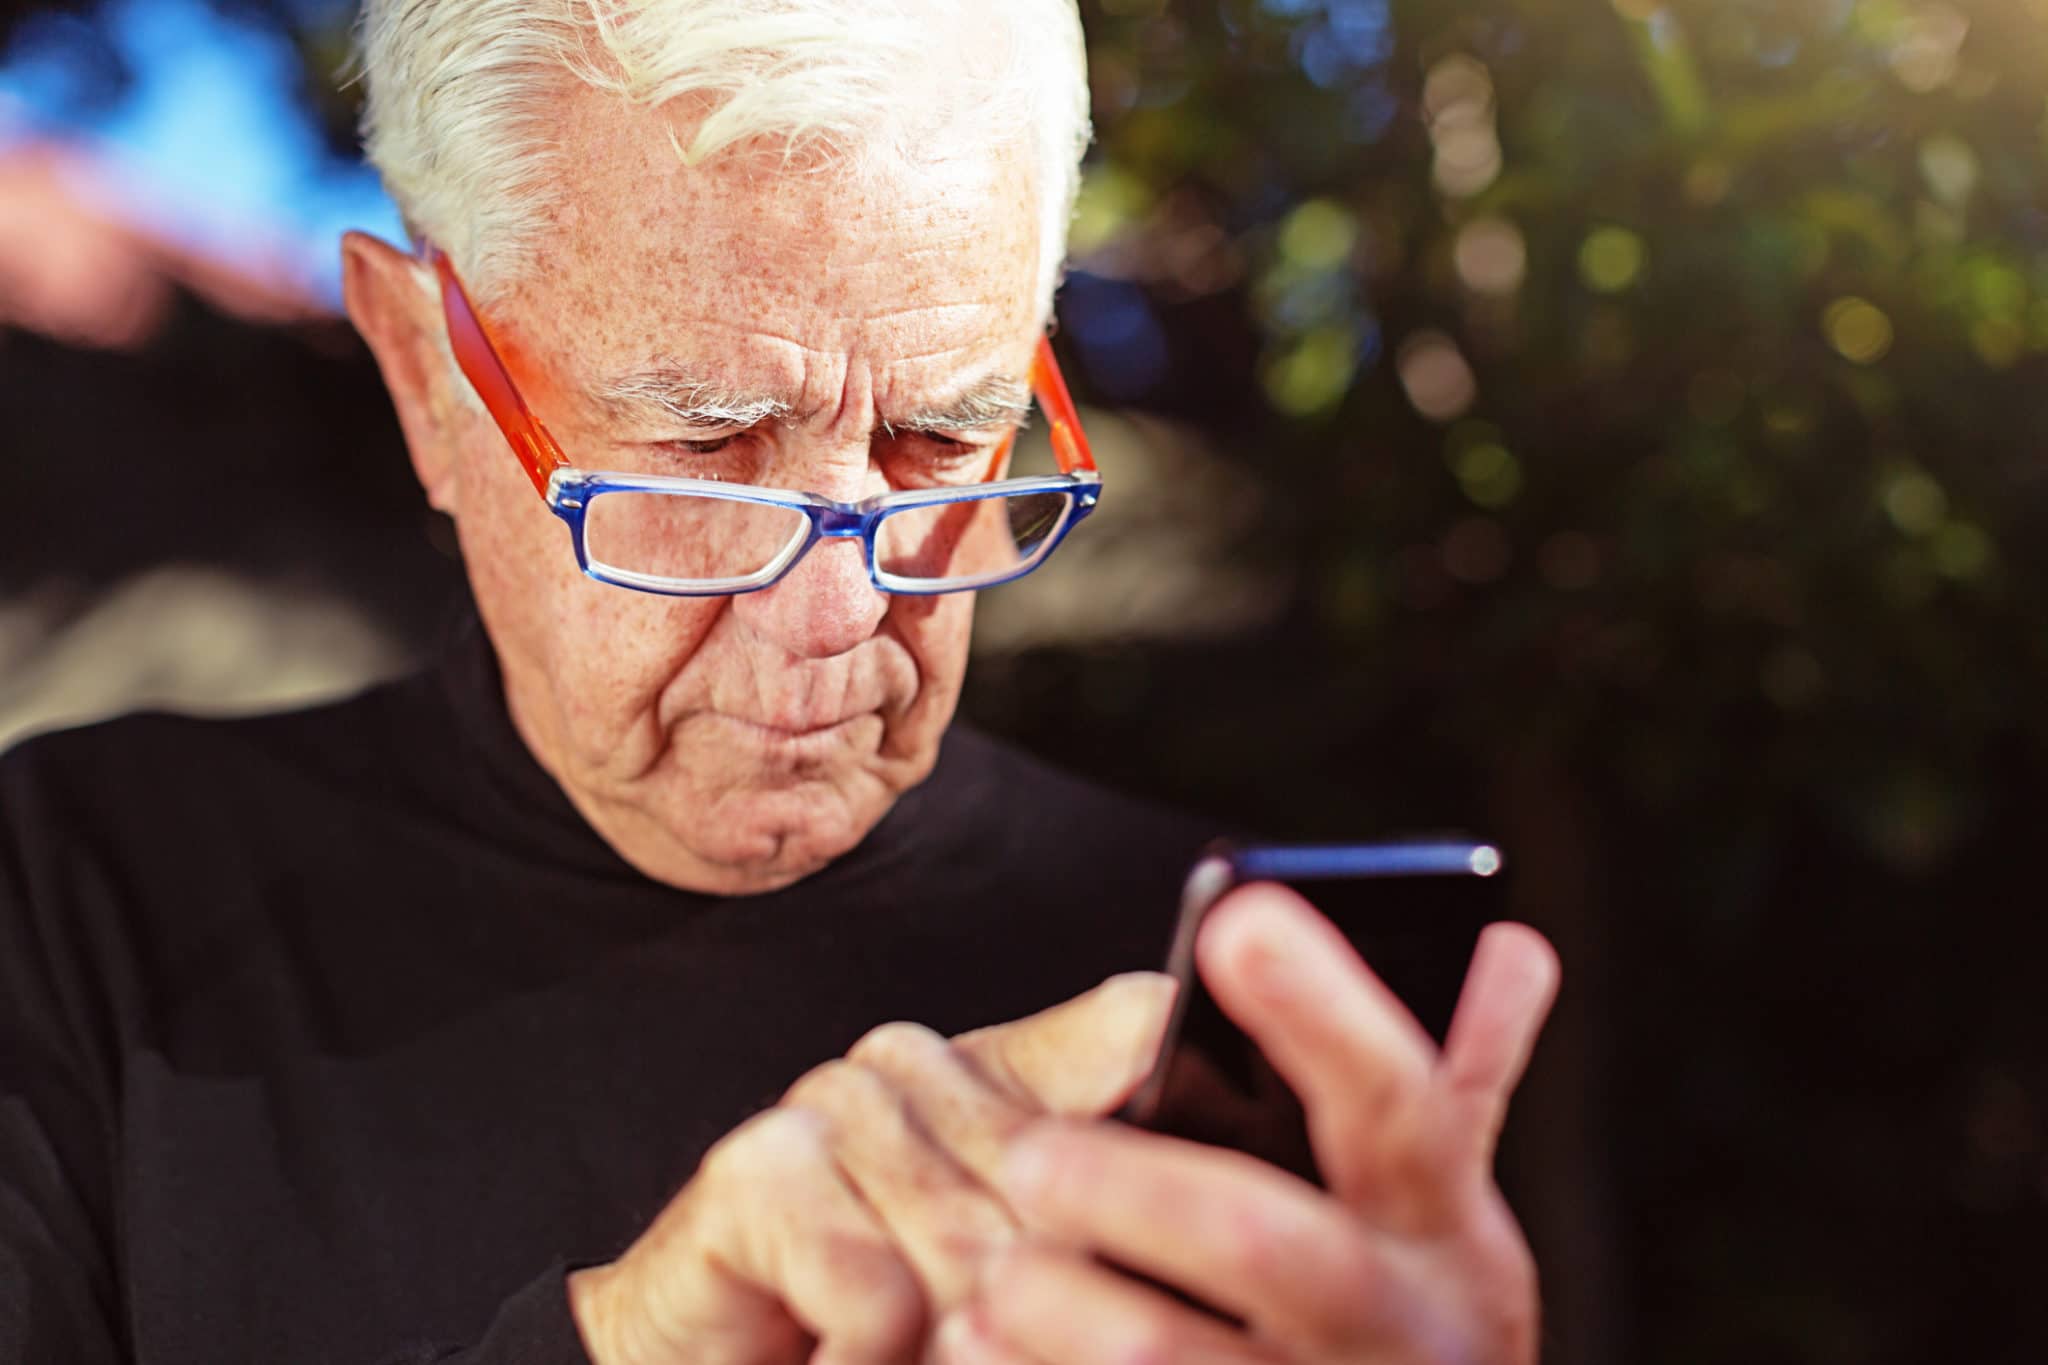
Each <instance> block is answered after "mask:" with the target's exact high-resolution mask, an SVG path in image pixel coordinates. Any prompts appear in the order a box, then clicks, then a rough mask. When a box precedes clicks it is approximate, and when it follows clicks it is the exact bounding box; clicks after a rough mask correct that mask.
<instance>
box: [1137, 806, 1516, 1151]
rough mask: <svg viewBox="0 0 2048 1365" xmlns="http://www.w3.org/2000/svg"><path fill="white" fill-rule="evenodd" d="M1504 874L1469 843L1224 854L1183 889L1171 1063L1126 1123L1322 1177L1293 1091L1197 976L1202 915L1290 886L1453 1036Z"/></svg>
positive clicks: (1262, 848) (1484, 849)
mask: <svg viewBox="0 0 2048 1365" xmlns="http://www.w3.org/2000/svg"><path fill="white" fill-rule="evenodd" d="M1499 868H1500V855H1499V853H1498V852H1497V851H1495V850H1494V849H1493V848H1492V847H1491V846H1489V845H1486V844H1478V843H1473V842H1470V841H1468V840H1450V839H1432V840H1420V841H1414V842H1404V843H1391V844H1326V845H1294V846H1290V845H1279V844H1262V845H1243V846H1233V845H1227V844H1220V845H1216V846H1214V847H1213V848H1211V849H1210V850H1209V852H1208V853H1207V854H1206V855H1205V856H1204V857H1203V858H1202V859H1201V860H1200V861H1198V862H1197V863H1196V864H1195V866H1194V869H1193V870H1192V871H1191V872H1190V873H1189V874H1188V879H1187V883H1186V885H1185V886H1184V887H1183V889H1182V892H1181V908H1180V918H1179V922H1178V924H1177V926H1176V928H1175V930H1174V941H1173V947H1172V950H1171V952H1170V954H1169V958H1168V963H1167V971H1168V972H1170V973H1171V974H1172V975H1173V977H1174V978H1175V979H1176V980H1177V981H1178V982H1179V983H1180V994H1179V996H1178V998H1177V999H1176V1000H1175V1002H1174V1012H1173V1016H1172V1018H1171V1019H1170V1020H1169V1021H1168V1023H1167V1029H1166V1038H1165V1041H1164V1042H1163V1043H1162V1045H1161V1047H1160V1050H1159V1060H1158V1061H1157V1063H1156V1064H1155V1065H1154V1067H1153V1070H1152V1073H1151V1075H1149V1076H1147V1077H1146V1079H1145V1081H1144V1082H1143V1083H1142V1084H1141V1085H1140V1086H1139V1087H1138V1090H1137V1091H1136V1093H1135V1094H1134V1095H1133V1096H1132V1098H1131V1101H1130V1103H1128V1104H1126V1105H1125V1106H1124V1108H1123V1109H1122V1110H1121V1111H1120V1113H1119V1114H1118V1117H1120V1118H1122V1119H1124V1120H1125V1121H1127V1122H1130V1123H1134V1124H1137V1125H1138V1126H1140V1127H1143V1128H1148V1129H1151V1130H1152V1131H1154V1132H1160V1133H1171V1134H1173V1135H1175V1136H1178V1137H1185V1138H1190V1139H1193V1140H1194V1141H1197V1142H1206V1143H1210V1144H1212V1145H1216V1146H1223V1147H1234V1148H1237V1149H1239V1150H1242V1151H1246V1152H1250V1153H1252V1154H1253V1155H1254V1156H1257V1157H1259V1158H1261V1159H1262V1160H1265V1161H1269V1162H1271V1163H1272V1164H1274V1165H1276V1166H1279V1167H1281V1168H1282V1169H1284V1170H1289V1171H1293V1172H1294V1173H1295V1174H1297V1175H1299V1176H1302V1177H1303V1178H1304V1179H1307V1180H1311V1181H1316V1182H1317V1183H1320V1178H1319V1176H1318V1174H1317V1172H1316V1167H1315V1160H1314V1157H1313V1154H1312V1153H1311V1151H1310V1147H1309V1138H1308V1127H1307V1122H1306V1119H1305V1117H1304V1115H1303V1113H1302V1109H1301V1105H1300V1103H1299V1102H1298V1101H1297V1100H1296V1099H1295V1098H1294V1093H1293V1091H1292V1090H1290V1089H1289V1088H1288V1086H1287V1084H1286V1082H1285V1081H1283V1080H1282V1079H1281V1078H1280V1076H1279V1074H1278V1073H1277V1072H1275V1071H1274V1070H1273V1068H1272V1066H1271V1065H1270V1064H1269V1063H1268V1062H1267V1061H1266V1059H1265V1057H1264V1055H1263V1054H1262V1053H1261V1052H1260V1051H1259V1049H1258V1046H1257V1044H1255V1043H1253V1042H1252V1040H1251V1039H1250V1038H1249V1037H1247V1036H1246V1035H1245V1033H1244V1032H1243V1031H1242V1030H1241V1029H1239V1028H1238V1027H1237V1025H1236V1024H1234V1023H1232V1022H1231V1020H1230V1017H1229V1016H1228V1015H1226V1014H1224V1012H1223V1010H1222V1007H1221V1006H1219V1005H1218V1004H1217V1003H1216V1001H1215V998H1214V997H1212V996H1211V995H1210V994H1209V990H1208V987H1206V986H1205V985H1203V983H1202V980H1201V977H1200V975H1199V973H1197V972H1196V970H1195V936H1196V934H1197V933H1199V932H1200V930H1201V927H1202V922H1203V920H1204V919H1205V918H1206V917H1207V916H1208V913H1209V911H1210V910H1211V909H1212V908H1213V907H1214V906H1215V904H1216V903H1217V901H1219V900H1221V899H1222V897H1223V896H1224V894H1225V893H1226V892H1228V891H1229V890H1231V888H1233V887H1236V886H1240V885H1242V884H1244V883H1245V882H1250V881H1279V882H1284V883H1286V884H1287V885H1289V886H1291V887H1293V888H1294V889H1295V890H1296V891H1298V892H1300V893H1301V894H1302V896H1304V897H1305V898H1306V899H1307V900H1308V901H1309V902H1310V904H1312V905H1314V906H1315V907H1316V908H1317V909H1318V910H1320V911H1322V912H1323V914H1324V915H1325V916H1327V917H1328V918H1329V919H1330V920H1331V921H1332V922H1333V923H1334V924H1336V925H1337V927H1338V928H1339V929H1340V930H1342V931H1343V933H1344V936H1345V937H1346V938H1347V939H1348V940H1349V941H1350V942H1351V945H1352V947H1354V948H1356V949H1357V950H1358V953H1359V956H1361V957H1363V958H1364V959H1365V961H1366V963H1367V965H1368V966H1370V967H1371V968H1372V969H1373V971H1374V972H1375V973H1376V974H1377V975H1378V976H1379V978H1380V979H1381V980H1382V981H1384V982H1386V984H1387V985H1388V987H1389V988H1391V989H1392V990H1393V992H1394V993H1395V994H1396V995H1397V996H1399V997H1400V998H1401V999H1402V1001H1403V1002H1404V1003H1406V1004H1407V1006H1408V1008H1409V1009H1410V1010H1411V1011H1413V1012H1414V1014H1415V1016H1416V1018H1417V1019H1418V1020H1420V1021H1421V1023H1422V1025H1423V1027H1424V1028H1426V1029H1428V1030H1429V1032H1430V1034H1431V1036H1433V1037H1434V1038H1436V1039H1437V1041H1438V1042H1441V1041H1442V1040H1443V1036H1444V1031H1445V1029H1446V1028H1448V1026H1449V1024H1450V1018H1451V1012H1452V1010H1453V1008H1454V1007H1455V1006H1456V1003H1457V994H1458V989H1459V986H1460V984H1461V983H1462V981H1463V979H1464V973H1465V967H1466V964H1467V963H1469V962H1470V961H1471V958H1472V949H1473V947H1474V945H1475V944H1476V943H1477V942H1478V938H1479V932H1480V930H1481V929H1483V928H1484V927H1485V926H1486V925H1487V924H1489V923H1491V922H1492V921H1493V920H1496V919H1499V918H1500V917H1501V915H1500V910H1501V906H1500V891H1499V888H1498V886H1497V884H1495V883H1494V882H1492V880H1491V878H1492V877H1493V874H1494V872H1496V871H1498V870H1499ZM1389 879H1399V880H1389ZM1417 879H1426V880H1417Z"/></svg>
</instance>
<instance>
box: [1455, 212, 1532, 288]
mask: <svg viewBox="0 0 2048 1365" xmlns="http://www.w3.org/2000/svg"><path fill="white" fill-rule="evenodd" d="M1452 258H1453V260H1454V262H1455V263H1456V265H1457V267H1458V278H1459V279H1461V280H1463V281H1464V282H1465V287H1466V288H1467V289H1470V290H1471V291H1472V292H1473V293H1475V294H1486V295H1491V296H1495V297H1502V296H1506V295H1509V294H1512V293H1514V292H1515V291H1516V290H1518V289H1520V288H1521V287H1522V280H1523V278H1524V277H1525V276H1526V275H1527V274H1528V272H1529V249H1528V246H1527V244H1526V243H1525V242H1524V241H1523V239H1522V230H1521V229H1520V228H1518V227H1516V226H1515V225H1514V224H1513V223H1511V222H1509V221H1508V220H1507V219H1505V218H1475V219H1473V220H1472V221H1471V222H1469V223H1467V224H1465V226H1464V227H1463V228H1461V229H1460V230H1459V232H1458V240H1457V244H1456V246H1455V247H1454V248H1453V250H1452Z"/></svg>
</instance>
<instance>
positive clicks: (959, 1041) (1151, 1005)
mask: <svg viewBox="0 0 2048 1365" xmlns="http://www.w3.org/2000/svg"><path fill="white" fill-rule="evenodd" d="M1176 989H1177V987H1176V986H1175V984H1174V980H1173V978H1172V977H1170V976H1166V975H1163V974H1161V973H1159V972H1126V973H1124V974H1123V975H1121V976H1112V977H1111V978H1109V980H1107V981H1105V982H1103V983H1102V984H1101V985H1099V986H1097V987H1095V988H1094V989H1093V990H1090V991H1087V992H1084V993H1083V994H1081V995H1077V996H1075V997H1074V998H1073V999H1072V1000H1069V1001H1067V1002H1066V1003H1065V1004H1061V1005H1054V1006H1053V1007H1052V1008H1051V1009H1046V1010H1040V1011H1039V1012H1038V1013H1037V1014H1033V1015H1027V1016H1026V1017H1025V1018H1022V1019H1018V1020H1014V1021H1013V1022H1011V1023H1007V1024H996V1025H993V1026H991V1027H989V1028H982V1029H976V1030H974V1031H973V1032H972V1033H963V1034H961V1035H960V1036H959V1037H958V1038H956V1039H954V1040H953V1041H954V1043H955V1044H956V1045H957V1046H958V1047H959V1048H960V1049H961V1050H962V1051H964V1052H966V1053H967V1055H968V1056H969V1057H971V1058H973V1059H974V1061H975V1063H976V1065H978V1066H980V1067H981V1068H982V1070H983V1071H984V1072H985V1073H986V1074H987V1075H989V1076H990V1077H991V1078H993V1079H995V1080H996V1081H998V1082H999V1083H1001V1084H1003V1085H1005V1086H1006V1087H1008V1088H1009V1089H1010V1090H1011V1091H1013V1092H1015V1093H1017V1094H1018V1096H1019V1097H1020V1098H1022V1099H1025V1100H1026V1101H1028V1102H1029V1103H1031V1104H1033V1105H1035V1106H1037V1107H1038V1108H1039V1109H1041V1110H1043V1111H1044V1112H1045V1113H1048V1114H1054V1115H1057V1116H1059V1117H1062V1118H1099V1117H1101V1116H1102V1115H1104V1114H1107V1113H1109V1112H1110V1111H1111V1110H1113V1109H1115V1108H1116V1107H1117V1106H1118V1105H1120V1104H1122V1103H1123V1102H1124V1101H1125V1100H1126V1099H1128V1098H1129V1097H1130V1094H1131V1092H1132V1091H1133V1090H1136V1089H1137V1088H1138V1082H1140V1081H1142V1080H1143V1079H1145V1073H1146V1072H1148V1071H1150V1070H1151V1069H1152V1060H1153V1058H1154V1057H1155V1056H1157V1055H1158V1052H1159V1040H1160V1039H1161V1038H1162V1037H1163V1036H1164V1035H1165V1033H1166V1019H1167V1016H1168V1014H1169V1013H1171V1012H1172V1009H1173V996H1174V992H1175V990H1176Z"/></svg>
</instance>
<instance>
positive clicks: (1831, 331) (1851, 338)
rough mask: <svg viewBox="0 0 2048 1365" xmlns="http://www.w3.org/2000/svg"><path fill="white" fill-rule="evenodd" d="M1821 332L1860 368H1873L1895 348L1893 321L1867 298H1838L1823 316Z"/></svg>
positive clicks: (1831, 344) (1836, 348)
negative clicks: (1868, 366)
mask: <svg viewBox="0 0 2048 1365" xmlns="http://www.w3.org/2000/svg"><path fill="white" fill-rule="evenodd" d="M1821 329H1822V330H1823V331H1824V332H1826V333H1827V338H1828V344H1829V345H1830V346H1833V347H1834V348H1835V350H1836V351H1838V352H1840V353H1841V355H1842V357H1843V359H1845V360H1850V361H1853V362H1855V363H1856V364H1858V365H1874V364H1876V363H1877V362H1878V361H1880V360H1882V359H1884V357H1885V355H1886V354H1887V353H1888V352H1889V351H1890V350H1891V348H1892V320H1891V319H1890V318H1888V317H1886V316H1885V315H1884V311H1883V310H1882V309H1880V308H1879V307H1878V306H1877V305H1876V304H1874V303H1872V302H1870V301H1869V300H1868V299H1859V298H1854V297H1850V298H1840V299H1836V300H1835V301H1834V302H1833V303H1831V304H1829V305H1828V307H1827V311H1826V312H1825V313H1823V314H1822V315H1821Z"/></svg>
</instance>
